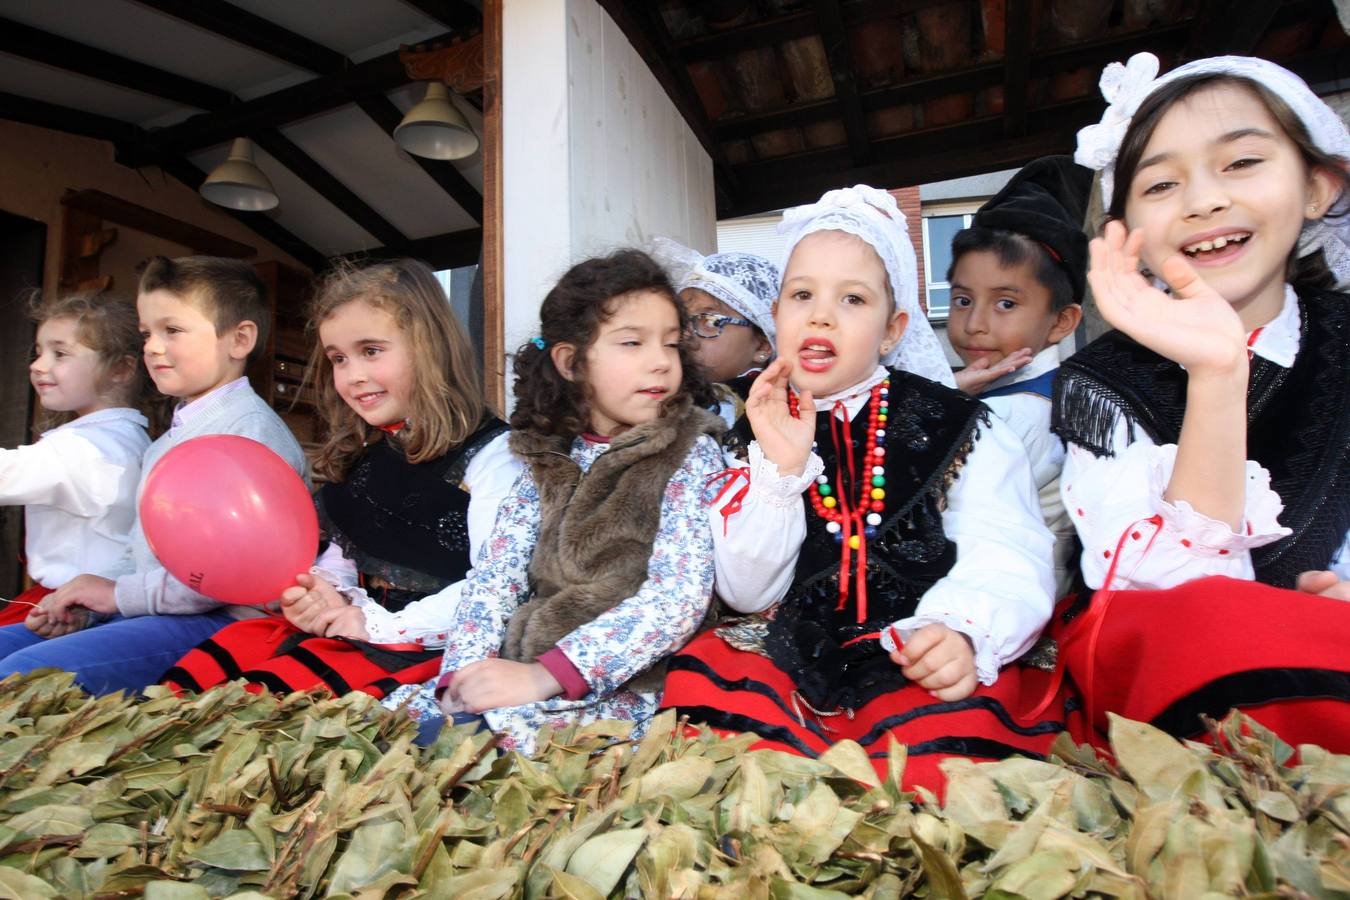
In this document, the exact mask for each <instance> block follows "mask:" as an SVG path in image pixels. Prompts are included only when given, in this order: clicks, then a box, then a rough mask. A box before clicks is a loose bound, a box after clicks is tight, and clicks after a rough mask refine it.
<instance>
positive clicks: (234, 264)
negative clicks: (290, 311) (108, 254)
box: [137, 256, 272, 364]
mask: <svg viewBox="0 0 1350 900" xmlns="http://www.w3.org/2000/svg"><path fill="white" fill-rule="evenodd" d="M137 290H138V291H139V292H140V293H142V294H148V293H151V292H152V291H168V292H169V293H170V294H173V295H175V296H177V297H179V298H181V299H182V300H183V302H185V303H191V304H192V305H193V306H195V307H196V308H197V309H198V310H199V311H200V312H201V314H202V315H203V316H205V317H206V318H208V319H210V320H211V321H212V323H213V324H214V325H215V328H216V336H217V337H219V336H221V335H223V334H226V333H227V332H229V331H230V330H231V329H233V328H234V327H235V326H236V325H238V324H239V323H240V322H252V323H253V325H254V327H255V328H256V329H257V335H258V339H257V340H256V341H254V342H253V349H252V350H250V351H249V354H248V363H249V364H252V363H255V362H257V361H258V359H259V358H261V356H262V355H263V353H264V352H265V351H266V349H267V333H268V332H269V331H270V330H271V327H272V313H271V311H270V310H269V309H268V308H267V288H266V286H264V285H263V281H262V278H261V276H259V275H258V271H257V270H256V269H254V268H253V266H252V265H250V264H249V263H246V262H244V261H243V260H242V259H230V258H227V257H224V256H180V257H178V258H177V259H169V258H168V257H167V256H152V257H150V259H148V260H146V261H145V263H144V265H143V266H142V268H141V281H140V284H139V285H138V287H137Z"/></svg>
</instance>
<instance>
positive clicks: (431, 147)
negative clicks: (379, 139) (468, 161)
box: [394, 81, 478, 159]
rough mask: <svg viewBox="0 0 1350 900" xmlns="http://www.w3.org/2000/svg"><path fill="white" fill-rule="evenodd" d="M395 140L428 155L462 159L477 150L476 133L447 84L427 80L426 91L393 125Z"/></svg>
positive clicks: (419, 153) (407, 147)
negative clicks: (401, 119) (454, 101)
mask: <svg viewBox="0 0 1350 900" xmlns="http://www.w3.org/2000/svg"><path fill="white" fill-rule="evenodd" d="M394 142H395V143H397V144H398V145H399V146H400V147H402V148H403V149H404V150H407V151H408V152H409V153H412V154H414V155H416V156H425V157H426V158H428V159H463V158H464V157H466V156H472V155H473V154H474V153H475V152H476V151H477V150H478V135H476V134H474V132H473V128H472V127H471V126H470V125H469V122H468V120H467V119H465V118H464V114H463V113H461V112H460V111H459V110H458V109H455V106H454V104H453V103H451V102H450V92H449V90H448V89H447V88H446V86H445V85H444V84H442V83H441V82H439V81H432V82H430V83H428V84H427V95H426V97H424V98H423V99H422V102H421V103H418V104H417V105H416V106H414V107H413V108H412V109H410V110H408V113H407V115H405V116H404V117H403V121H402V122H400V123H399V124H398V127H397V128H395V129H394Z"/></svg>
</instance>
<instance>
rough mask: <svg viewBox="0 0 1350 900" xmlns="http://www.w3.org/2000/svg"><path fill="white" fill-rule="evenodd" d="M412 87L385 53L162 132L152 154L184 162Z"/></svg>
mask: <svg viewBox="0 0 1350 900" xmlns="http://www.w3.org/2000/svg"><path fill="white" fill-rule="evenodd" d="M407 83H408V75H407V72H405V71H404V69H403V63H402V61H401V60H400V59H399V55H398V51H393V52H390V53H385V54H383V55H381V56H377V57H375V58H373V59H369V60H366V61H365V62H362V63H357V64H355V65H353V66H350V67H348V68H346V69H343V70H341V71H338V72H332V73H330V74H327V75H320V76H319V77H317V78H312V79H310V80H309V81H306V82H303V83H301V84H297V85H295V86H294V87H289V88H285V89H283V90H280V91H274V92H273V93H271V94H266V95H264V96H262V97H258V98H256V99H253V100H246V101H244V102H242V103H236V104H235V105H233V106H229V107H226V108H224V109H221V110H219V111H217V112H213V113H203V114H202V115H197V116H193V117H192V118H190V119H188V120H186V121H184V122H182V123H180V124H178V125H172V126H170V127H168V128H163V129H160V130H159V131H156V132H154V133H153V135H151V142H150V147H149V151H150V153H151V155H152V156H153V155H162V156H167V157H172V156H183V155H185V154H188V153H191V152H192V151H194V150H200V149H202V148H203V147H211V146H214V145H216V144H223V143H225V142H226V141H228V140H231V139H233V138H235V137H238V136H239V135H244V134H251V133H255V132H258V131H260V130H262V129H266V128H278V127H280V126H282V125H285V124H287V123H289V122H294V121H296V120H297V119H303V118H306V117H308V116H312V115H317V114H318V113H321V112H328V111H329V110H332V109H337V108H338V107H340V106H346V105H347V104H349V103H354V102H356V101H358V100H360V99H361V98H363V97H370V96H373V95H376V94H383V93H384V92H386V91H390V90H393V89H394V88H397V87H401V86H403V85H405V84H407ZM119 161H121V162H123V163H124V164H126V165H133V166H134V165H143V164H145V163H146V162H152V161H153V158H133V159H128V160H119Z"/></svg>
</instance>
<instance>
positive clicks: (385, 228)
mask: <svg viewBox="0 0 1350 900" xmlns="http://www.w3.org/2000/svg"><path fill="white" fill-rule="evenodd" d="M252 138H253V141H254V142H255V143H256V144H257V145H258V146H259V147H261V148H263V149H264V150H266V151H267V152H268V153H269V154H271V156H272V157H273V158H274V159H276V161H277V162H279V163H281V164H282V165H283V166H285V167H286V168H288V169H290V170H291V172H293V173H294V174H295V175H296V177H298V178H299V179H300V180H301V181H303V182H304V183H305V184H307V185H309V186H310V187H311V188H313V189H314V191H315V192H317V193H318V195H319V196H320V197H323V198H324V199H325V200H327V201H328V202H329V203H331V204H333V205H334V206H336V207H337V208H338V210H339V211H341V213H342V214H343V215H344V216H346V217H347V218H349V219H351V220H352V221H353V222H355V223H356V224H357V225H360V226H361V227H362V228H364V229H365V230H366V231H367V232H369V233H370V235H371V236H372V237H374V238H375V240H377V241H379V242H380V243H381V244H402V243H405V242H406V241H407V240H408V239H407V237H405V236H404V234H403V232H401V231H399V230H398V229H397V228H395V227H394V226H393V225H392V224H390V222H389V220H388V219H386V218H385V217H384V216H382V215H380V214H379V213H378V212H376V211H375V209H374V208H373V207H372V206H370V204H368V203H366V202H365V201H364V200H362V199H361V198H360V197H358V196H357V195H356V193H355V192H354V191H353V190H352V189H351V188H349V187H347V186H346V185H345V184H343V183H342V182H341V181H339V180H338V179H337V178H335V177H333V175H332V174H331V173H330V172H329V171H328V170H327V169H325V168H324V167H323V166H321V165H319V164H318V163H317V162H315V161H314V158H313V157H311V156H310V155H309V154H308V153H306V152H305V151H304V150H302V149H300V147H299V145H297V144H296V143H295V142H294V141H292V140H291V139H290V138H288V137H286V136H285V135H284V134H282V133H281V132H280V131H278V130H276V129H275V128H266V129H263V130H261V131H256V132H253V134H252Z"/></svg>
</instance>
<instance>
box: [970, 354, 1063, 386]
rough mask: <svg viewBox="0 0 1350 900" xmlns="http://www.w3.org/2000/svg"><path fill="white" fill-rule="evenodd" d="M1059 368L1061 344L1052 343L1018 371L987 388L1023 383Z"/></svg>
mask: <svg viewBox="0 0 1350 900" xmlns="http://www.w3.org/2000/svg"><path fill="white" fill-rule="evenodd" d="M1057 368H1059V345H1058V344H1051V345H1050V346H1049V347H1046V348H1045V349H1044V350H1042V351H1041V352H1040V353H1037V354H1036V355H1035V356H1033V357H1032V358H1031V362H1029V363H1027V364H1026V365H1025V366H1023V367H1022V368H1020V369H1018V370H1017V371H1016V372H1012V373H1010V374H1008V375H1004V376H1003V377H1002V378H1000V379H999V380H998V381H995V382H994V383H993V384H991V385H989V387H987V388H985V390H986V391H993V390H997V389H998V388H1002V387H1008V386H1009V385H1014V384H1021V383H1022V382H1024V381H1030V380H1031V379H1033V378H1039V377H1041V376H1042V375H1044V374H1045V373H1046V372H1050V371H1053V370H1055V369H1057Z"/></svg>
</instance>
